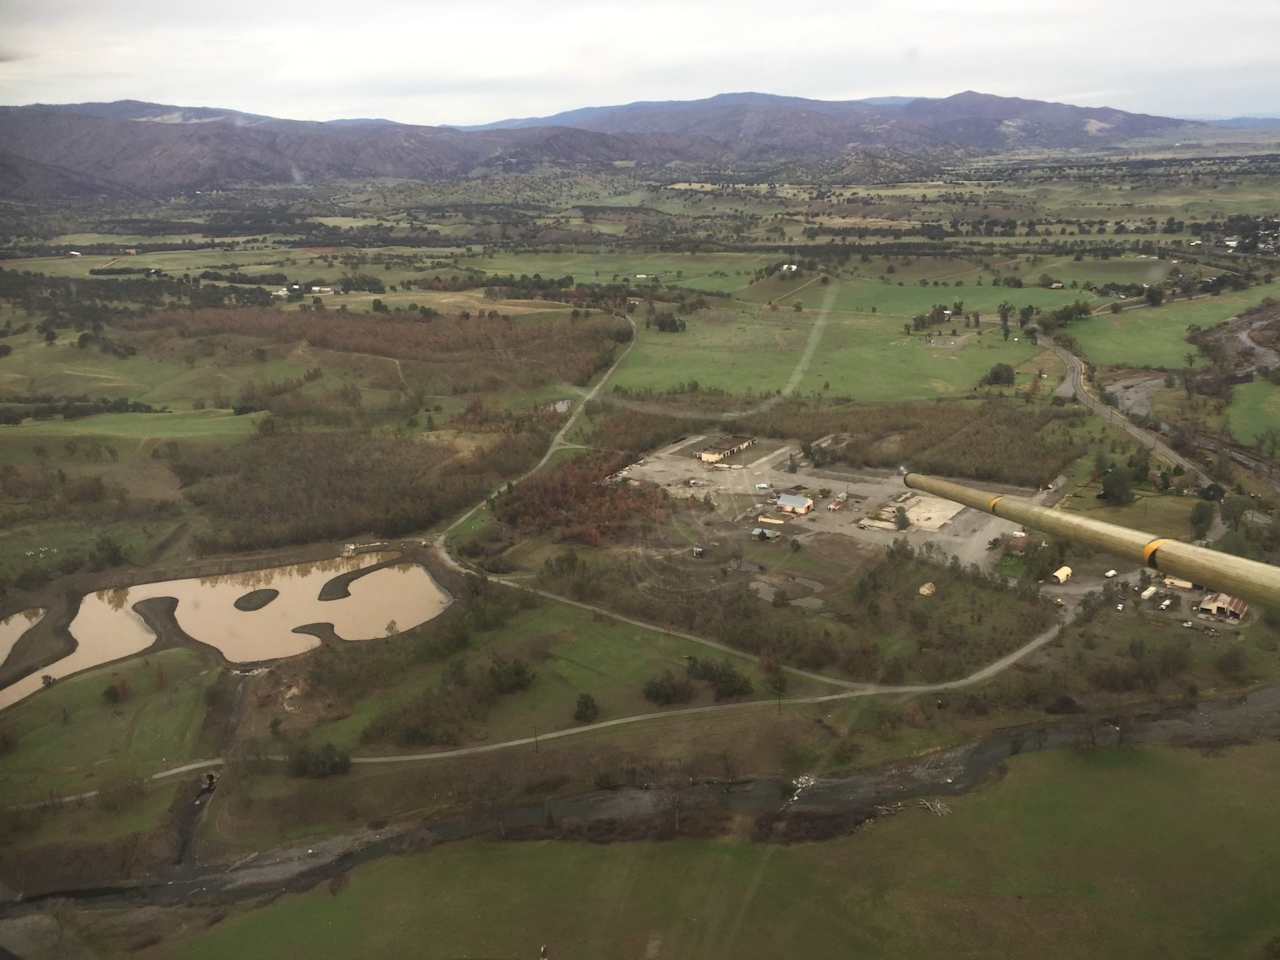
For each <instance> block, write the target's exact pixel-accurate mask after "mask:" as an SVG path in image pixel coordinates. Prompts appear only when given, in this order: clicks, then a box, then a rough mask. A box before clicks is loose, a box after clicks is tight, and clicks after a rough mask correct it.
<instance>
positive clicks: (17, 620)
mask: <svg viewBox="0 0 1280 960" xmlns="http://www.w3.org/2000/svg"><path fill="white" fill-rule="evenodd" d="M43 616H44V610H43V609H42V608H40V607H32V608H31V609H30V610H20V611H18V612H17V613H15V614H13V615H12V616H8V617H5V619H3V620H0V664H3V663H4V662H5V661H6V660H7V659H9V654H10V653H12V652H13V646H14V644H16V643H17V642H18V641H19V640H20V639H22V635H23V634H24V633H26V632H27V631H28V630H30V629H31V628H32V627H34V626H35V625H36V624H37V623H39V622H40V619H41V617H43Z"/></svg>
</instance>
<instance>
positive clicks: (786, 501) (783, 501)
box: [778, 493, 813, 508]
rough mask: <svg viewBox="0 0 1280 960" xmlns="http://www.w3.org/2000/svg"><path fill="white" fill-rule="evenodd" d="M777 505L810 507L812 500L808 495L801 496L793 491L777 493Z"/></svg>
mask: <svg viewBox="0 0 1280 960" xmlns="http://www.w3.org/2000/svg"><path fill="white" fill-rule="evenodd" d="M778 506H780V507H798V508H806V507H812V506H813V501H812V500H810V499H809V498H808V497H802V496H800V495H799V494H795V493H782V494H779V495H778Z"/></svg>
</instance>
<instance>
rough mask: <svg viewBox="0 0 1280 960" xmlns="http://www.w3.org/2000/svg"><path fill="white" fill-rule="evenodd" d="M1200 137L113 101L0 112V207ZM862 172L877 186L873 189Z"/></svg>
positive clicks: (1070, 120) (818, 103)
mask: <svg viewBox="0 0 1280 960" xmlns="http://www.w3.org/2000/svg"><path fill="white" fill-rule="evenodd" d="M1195 127H1203V125H1202V124H1198V123H1195V122H1193V121H1186V120H1180V119H1176V118H1172V117H1157V116H1149V115H1146V114H1138V113H1129V112H1126V111H1123V110H1115V109H1111V108H1107V107H1096V108H1095V107H1077V106H1072V105H1070V104H1062V103H1048V102H1044V101H1039V100H1024V99H1020V98H1016V97H997V96H992V95H990V94H982V93H975V92H972V91H967V92H964V93H959V94H956V95H954V96H950V97H944V98H929V97H879V98H872V99H867V100H844V101H829V100H810V99H805V98H801V97H783V96H774V95H770V94H762V93H728V94H721V95H719V96H715V97H709V98H706V99H702V100H687V101H662V102H640V103H630V104H625V105H621V106H612V107H587V108H583V109H579V110H570V111H567V112H565V113H559V114H555V115H553V116H548V117H537V118H523V119H512V120H503V121H499V122H497V123H491V124H485V125H482V126H477V127H447V126H419V125H413V124H403V123H396V122H394V121H390V120H379V119H350V120H333V121H328V122H315V121H300V120H285V119H278V118H275V117H267V116H262V115H259V114H251V113H242V112H239V111H234V110H222V109H217V108H211V107H178V106H172V105H166V104H156V103H144V102H141V101H136V100H122V101H116V102H112V103H79V104H58V105H48V104H34V105H30V106H18V107H0V197H6V198H9V199H17V200H39V199H47V198H66V199H77V198H89V197H102V196H107V197H111V196H131V195H136V196H164V195H172V194H175V193H182V192H188V191H193V190H201V189H210V188H218V187H227V186H234V185H242V184H250V185H265V184H288V183H314V182H325V181H333V180H341V179H368V178H380V177H386V178H400V179H413V180H442V179H448V178H453V177H462V176H474V175H478V174H482V173H488V172H502V171H509V172H523V171H528V170H532V169H535V168H539V167H546V166H551V167H565V168H584V167H586V168H607V167H609V166H612V165H614V164H617V163H620V162H627V163H629V164H634V165H636V166H639V167H642V168H661V167H666V166H669V165H671V164H684V165H687V166H689V167H692V168H693V169H699V170H708V171H711V170H721V171H723V170H725V169H727V168H751V169H755V170H757V171H763V172H768V171H769V170H770V169H771V168H781V167H784V166H786V165H791V166H792V167H798V168H800V169H808V170H821V171H824V172H825V173H827V174H828V175H833V176H834V175H840V174H842V173H843V174H845V175H848V174H851V173H852V174H857V173H861V174H862V175H865V176H870V177H871V178H874V177H875V175H876V174H875V172H874V171H875V170H877V169H878V168H879V167H881V166H883V167H886V168H891V169H893V170H899V171H900V170H902V169H904V168H905V169H908V170H911V172H913V173H915V174H919V173H921V172H924V170H925V169H926V168H928V167H929V166H930V164H934V163H936V162H938V161H939V160H940V159H942V158H944V157H945V158H950V159H954V158H955V157H956V156H958V155H959V156H965V155H978V154H990V153H1000V152H1005V151H1010V150H1022V149H1055V150H1064V149H1078V148H1090V147H1107V146H1113V145H1116V144H1121V143H1124V142H1126V141H1129V140H1132V139H1134V138H1139V137H1149V136H1160V135H1164V134H1168V133H1170V132H1172V131H1175V130H1179V129H1181V128H1195ZM868 171H871V172H870V173H869V172H868Z"/></svg>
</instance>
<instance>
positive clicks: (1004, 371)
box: [982, 363, 1015, 386]
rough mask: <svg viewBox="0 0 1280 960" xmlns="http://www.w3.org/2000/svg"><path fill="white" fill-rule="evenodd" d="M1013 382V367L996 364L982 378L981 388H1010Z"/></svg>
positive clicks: (1005, 364)
mask: <svg viewBox="0 0 1280 960" xmlns="http://www.w3.org/2000/svg"><path fill="white" fill-rule="evenodd" d="M1014 380H1015V375H1014V371H1013V367H1011V366H1009V364H1007V363H997V364H996V365H995V366H993V367H992V368H991V369H990V370H988V371H987V372H986V374H985V375H984V376H983V378H982V385H983V386H1012V385H1013V382H1014Z"/></svg>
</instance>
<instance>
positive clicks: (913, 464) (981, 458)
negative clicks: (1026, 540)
mask: <svg viewBox="0 0 1280 960" xmlns="http://www.w3.org/2000/svg"><path fill="white" fill-rule="evenodd" d="M1086 416H1087V413H1086V411H1084V410H1083V409H1080V408H1069V407H1043V406H1029V405H1027V404H1023V403H1017V402H1012V401H1003V400H992V401H988V402H985V403H983V404H981V405H980V406H975V405H971V404H942V403H934V404H927V405H926V404H900V405H888V404H886V405H877V406H852V405H849V406H843V407H831V406H829V405H820V404H818V403H814V402H806V401H795V402H792V403H786V404H780V405H779V406H777V407H775V408H774V409H772V410H770V411H768V412H767V413H763V414H760V415H758V416H756V417H752V418H750V419H749V420H748V421H746V424H747V425H748V426H749V428H750V429H753V430H755V431H756V432H759V433H764V434H767V435H770V436H777V437H799V438H801V439H803V440H805V441H806V447H805V452H806V453H807V454H808V455H809V456H810V458H811V459H812V460H813V461H814V463H815V464H818V465H821V464H823V463H832V462H839V463H847V464H849V465H851V466H872V467H898V466H901V465H903V464H906V465H907V466H909V467H910V469H912V470H919V471H922V472H926V473H941V474H948V475H952V476H962V477H974V478H976V479H979V480H998V481H1003V482H1006V483H1016V484H1022V485H1025V486H1040V485H1043V484H1044V483H1046V482H1048V481H1049V480H1051V479H1052V478H1053V477H1055V476H1057V475H1058V473H1060V472H1061V471H1062V470H1063V468H1065V467H1066V466H1067V464H1069V463H1070V462H1071V461H1072V460H1075V459H1076V458H1077V457H1079V456H1081V455H1082V454H1083V453H1084V452H1085V444H1084V443H1083V441H1081V440H1079V439H1078V438H1076V437H1075V436H1073V435H1072V433H1071V429H1070V428H1071V427H1073V426H1075V425H1077V424H1079V423H1080V422H1081V421H1082V420H1083V419H1084V418H1085V417H1086ZM832 434H834V435H835V438H834V439H833V440H832V441H831V442H829V443H827V444H824V445H822V446H817V445H814V444H813V443H812V441H813V440H816V439H818V438H819V437H826V436H829V435H832Z"/></svg>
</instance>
